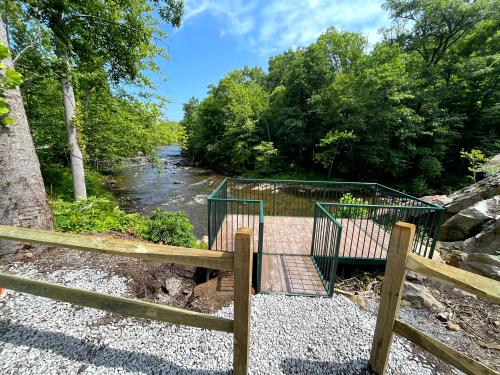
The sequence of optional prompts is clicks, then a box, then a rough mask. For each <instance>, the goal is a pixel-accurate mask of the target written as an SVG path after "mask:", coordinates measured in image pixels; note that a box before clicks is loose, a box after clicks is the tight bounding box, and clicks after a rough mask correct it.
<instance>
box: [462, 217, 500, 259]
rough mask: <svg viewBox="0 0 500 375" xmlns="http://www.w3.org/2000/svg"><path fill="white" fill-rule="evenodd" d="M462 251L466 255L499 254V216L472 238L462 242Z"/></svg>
mask: <svg viewBox="0 0 500 375" xmlns="http://www.w3.org/2000/svg"><path fill="white" fill-rule="evenodd" d="M463 250H464V251H465V252H467V253H484V254H494V255H497V254H499V253H500V216H497V217H496V218H495V219H494V220H491V221H490V222H488V223H487V225H485V226H484V228H483V230H482V231H481V232H480V233H478V234H476V235H475V236H474V237H471V238H468V239H467V240H465V241H464V244H463Z"/></svg>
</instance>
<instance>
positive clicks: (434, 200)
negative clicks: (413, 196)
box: [420, 195, 453, 207]
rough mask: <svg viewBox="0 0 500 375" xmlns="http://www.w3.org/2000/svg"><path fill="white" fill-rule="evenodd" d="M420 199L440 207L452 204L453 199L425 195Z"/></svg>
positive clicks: (444, 196) (445, 196)
mask: <svg viewBox="0 0 500 375" xmlns="http://www.w3.org/2000/svg"><path fill="white" fill-rule="evenodd" d="M420 199H421V200H423V201H424V202H427V203H431V204H435V205H438V206H441V207H442V206H444V205H446V204H450V203H451V202H453V199H451V198H450V197H448V196H447V195H426V196H424V197H421V198H420Z"/></svg>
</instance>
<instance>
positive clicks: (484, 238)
mask: <svg viewBox="0 0 500 375" xmlns="http://www.w3.org/2000/svg"><path fill="white" fill-rule="evenodd" d="M498 166H500V155H497V156H496V157H495V158H493V159H492V160H491V161H490V164H489V166H488V173H491V171H492V170H497V172H496V174H493V175H491V176H490V177H487V178H485V179H483V180H481V181H479V182H476V183H474V184H472V185H470V186H468V187H466V188H464V189H462V190H459V191H457V192H455V193H453V194H451V195H450V196H446V195H434V196H427V197H422V199H423V200H425V201H427V202H429V203H433V204H437V205H442V206H444V208H445V210H446V211H445V217H446V218H447V220H446V221H445V222H444V223H443V225H442V226H441V232H440V241H438V242H437V244H436V251H435V253H439V254H440V255H441V257H442V259H443V260H444V261H445V262H446V263H447V264H449V265H451V266H454V267H460V268H462V269H464V270H467V271H470V272H474V273H477V274H480V275H483V276H486V277H490V278H493V279H497V280H500V172H498V168H497V167H498Z"/></svg>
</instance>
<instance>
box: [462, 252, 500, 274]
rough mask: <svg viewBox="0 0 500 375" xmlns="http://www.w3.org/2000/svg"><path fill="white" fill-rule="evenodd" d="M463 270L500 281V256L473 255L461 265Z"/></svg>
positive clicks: (468, 256)
mask: <svg viewBox="0 0 500 375" xmlns="http://www.w3.org/2000/svg"><path fill="white" fill-rule="evenodd" d="M460 268H462V269H463V270H466V271H469V272H474V273H477V274H479V275H482V276H486V277H489V278H492V279H495V280H500V256H499V255H491V254H481V253H472V254H469V255H467V258H466V259H465V260H464V261H463V262H461V263H460Z"/></svg>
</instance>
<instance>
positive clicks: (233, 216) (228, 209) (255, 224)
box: [208, 179, 264, 292]
mask: <svg viewBox="0 0 500 375" xmlns="http://www.w3.org/2000/svg"><path fill="white" fill-rule="evenodd" d="M227 186H228V179H225V180H224V181H222V183H221V184H220V185H219V186H218V187H217V188H216V189H215V191H214V192H213V193H212V194H211V195H210V196H209V197H208V244H209V249H211V250H218V251H228V252H233V251H234V246H233V245H234V244H233V241H234V235H235V234H236V231H237V230H238V228H241V227H246V228H252V229H253V230H254V249H255V250H257V265H256V266H257V291H258V292H259V291H260V279H261V278H260V274H261V269H262V267H261V263H262V246H263V242H264V240H263V238H264V206H263V201H262V200H257V199H236V198H228V188H227ZM255 250H254V251H255Z"/></svg>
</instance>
